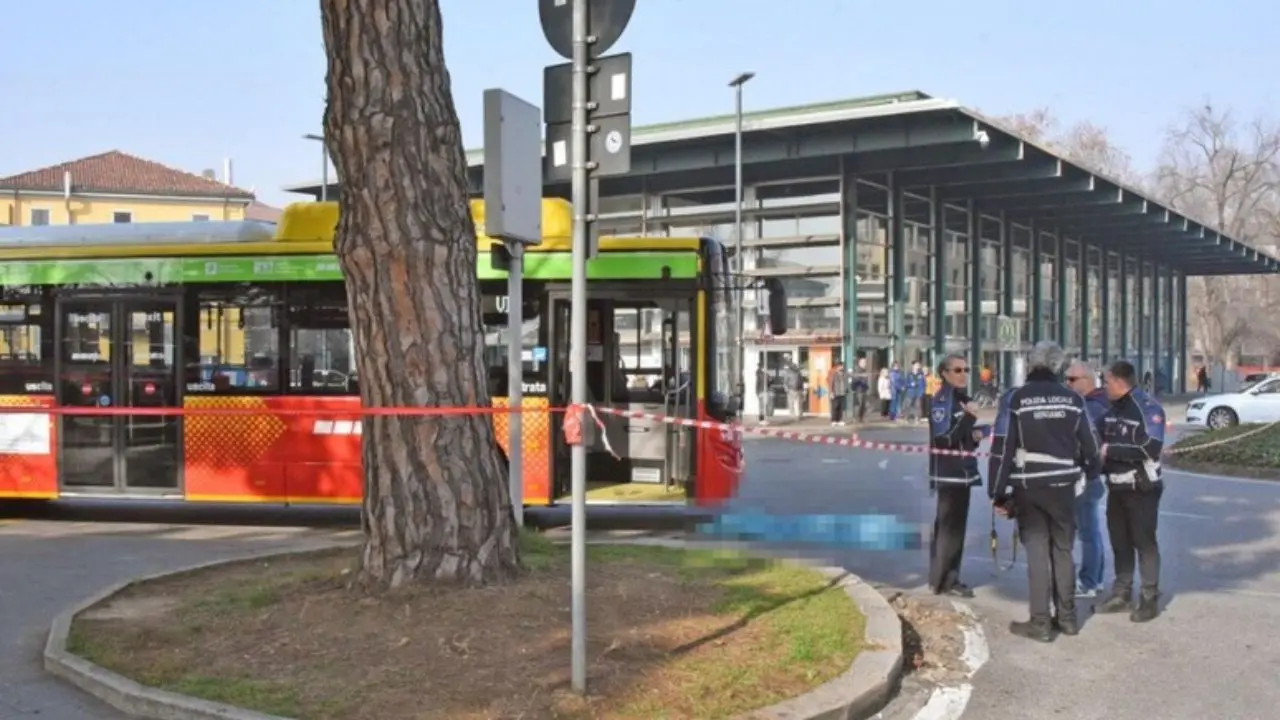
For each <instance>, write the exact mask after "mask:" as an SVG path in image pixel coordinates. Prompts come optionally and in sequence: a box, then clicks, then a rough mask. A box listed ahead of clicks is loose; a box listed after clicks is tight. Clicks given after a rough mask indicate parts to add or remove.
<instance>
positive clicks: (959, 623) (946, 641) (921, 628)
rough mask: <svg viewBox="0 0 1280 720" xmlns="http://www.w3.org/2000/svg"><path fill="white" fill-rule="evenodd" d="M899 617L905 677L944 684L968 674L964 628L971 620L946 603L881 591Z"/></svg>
mask: <svg viewBox="0 0 1280 720" xmlns="http://www.w3.org/2000/svg"><path fill="white" fill-rule="evenodd" d="M885 596H886V597H887V599H888V600H889V604H890V605H891V606H893V609H894V610H896V611H897V613H898V617H900V618H901V619H902V665H903V673H904V675H906V676H914V677H915V678H917V679H919V680H922V681H925V682H928V683H940V684H948V683H953V682H959V681H961V680H963V679H964V678H965V677H966V676H967V674H968V670H969V669H968V667H967V666H966V665H965V662H964V659H963V658H964V648H965V642H964V628H965V627H967V626H969V625H971V624H972V621H971V620H970V619H969V618H968V617H966V616H965V615H963V614H961V613H960V612H958V611H957V610H956V609H955V607H954V606H952V605H951V603H950V602H948V601H946V600H943V599H941V598H937V597H921V596H914V595H907V594H905V593H902V592H898V591H892V592H887V593H885Z"/></svg>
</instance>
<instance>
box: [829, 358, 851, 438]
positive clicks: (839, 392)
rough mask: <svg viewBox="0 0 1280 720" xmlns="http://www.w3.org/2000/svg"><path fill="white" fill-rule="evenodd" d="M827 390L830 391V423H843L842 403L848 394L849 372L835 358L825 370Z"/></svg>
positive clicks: (839, 424)
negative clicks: (827, 369) (829, 367)
mask: <svg viewBox="0 0 1280 720" xmlns="http://www.w3.org/2000/svg"><path fill="white" fill-rule="evenodd" d="M827 392H829V393H831V424H832V425H833V426H842V425H844V405H845V401H846V399H847V397H848V395H849V372H848V371H847V370H845V367H844V363H843V362H841V361H839V360H837V361H835V363H833V364H832V365H831V369H830V370H829V371H827Z"/></svg>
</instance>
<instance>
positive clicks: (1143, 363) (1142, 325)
mask: <svg viewBox="0 0 1280 720" xmlns="http://www.w3.org/2000/svg"><path fill="white" fill-rule="evenodd" d="M1134 260H1135V261H1136V264H1137V268H1136V269H1135V270H1134V272H1133V276H1134V280H1135V281H1136V285H1137V287H1135V288H1134V292H1133V296H1134V297H1135V298H1136V299H1137V301H1138V312H1137V316H1136V317H1135V318H1134V319H1135V320H1136V321H1137V322H1138V337H1137V340H1138V352H1137V358H1136V362H1134V366H1135V367H1137V368H1138V380H1139V381H1141V380H1142V375H1143V374H1144V373H1145V372H1146V371H1147V331H1148V329H1149V328H1148V325H1147V311H1148V310H1150V309H1151V308H1149V307H1147V292H1146V291H1147V282H1148V281H1147V264H1146V263H1144V262H1142V258H1134Z"/></svg>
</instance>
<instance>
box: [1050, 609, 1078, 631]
mask: <svg viewBox="0 0 1280 720" xmlns="http://www.w3.org/2000/svg"><path fill="white" fill-rule="evenodd" d="M1053 627H1054V629H1055V630H1057V631H1058V632H1060V633H1062V634H1063V635H1079V634H1080V623H1079V622H1077V621H1076V614H1075V613H1074V612H1072V613H1068V614H1065V615H1057V616H1055V617H1054V618H1053Z"/></svg>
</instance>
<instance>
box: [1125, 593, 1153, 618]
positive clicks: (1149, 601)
mask: <svg viewBox="0 0 1280 720" xmlns="http://www.w3.org/2000/svg"><path fill="white" fill-rule="evenodd" d="M1159 602H1160V592H1159V591H1158V590H1148V589H1146V588H1143V589H1142V595H1141V596H1139V598H1138V607H1137V609H1136V610H1134V611H1133V612H1131V613H1129V619H1130V620H1132V621H1133V622H1150V621H1152V620H1155V619H1156V616H1157V615H1159V614H1160V608H1159Z"/></svg>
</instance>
